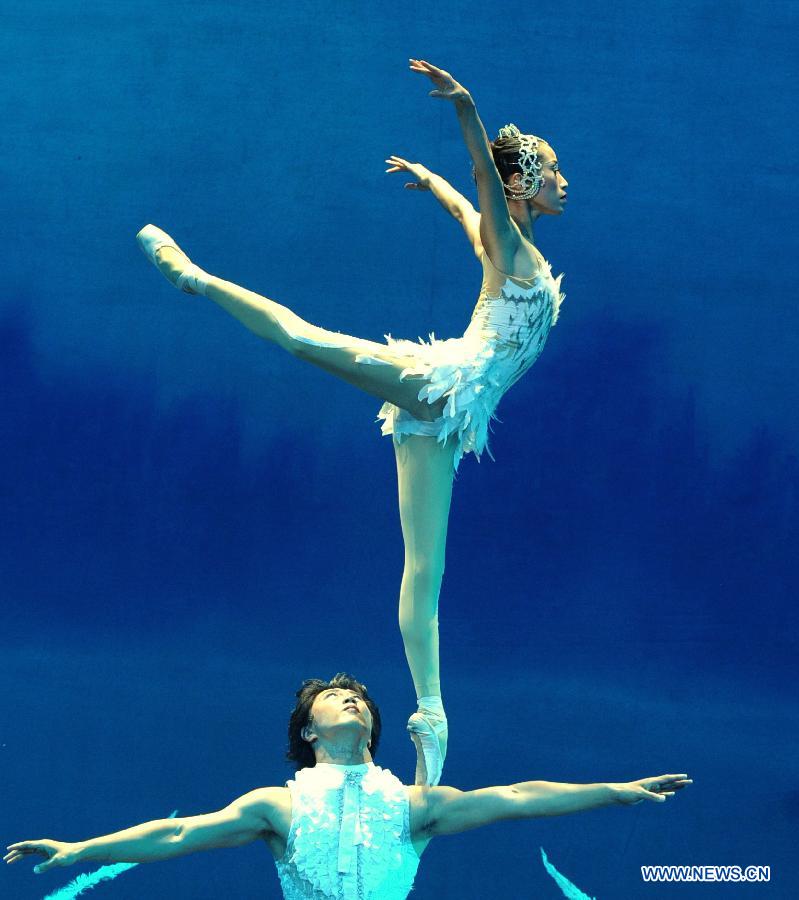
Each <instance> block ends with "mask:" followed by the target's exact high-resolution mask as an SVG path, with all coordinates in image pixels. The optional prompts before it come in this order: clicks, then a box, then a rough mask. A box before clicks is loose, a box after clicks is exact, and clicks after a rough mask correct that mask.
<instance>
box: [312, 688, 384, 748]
mask: <svg viewBox="0 0 799 900" xmlns="http://www.w3.org/2000/svg"><path fill="white" fill-rule="evenodd" d="M311 716H312V719H313V721H312V723H311V724H310V725H308V726H306V732H310V733H311V734H312V735H316V736H317V737H322V738H325V739H326V740H332V739H336V738H339V739H340V738H345V739H352V738H353V737H355V736H358V735H365V736H366V739H367V740H369V739H370V738H371V735H372V714H371V712H370V711H369V707H368V706H367V705H366V703H364V701H363V698H362V697H361V695H360V694H359V693H358V692H357V691H354V690H352V689H351V688H327V689H326V690H324V691H321V692H320V693H319V694H317V695H316V698H315V699H314V702H313V705H312V706H311Z"/></svg>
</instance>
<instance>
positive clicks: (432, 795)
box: [425, 775, 692, 837]
mask: <svg viewBox="0 0 799 900" xmlns="http://www.w3.org/2000/svg"><path fill="white" fill-rule="evenodd" d="M691 783H692V782H691V779H690V778H688V776H687V775H660V776H658V777H652V778H641V779H639V780H638V781H630V782H626V783H598V784H564V783H560V782H556V781H523V782H520V783H518V784H511V785H504V786H500V787H487V788H479V789H478V790H476V791H459V790H458V789H457V788H453V787H434V788H430V789H429V790H428V791H427V792H426V802H427V808H426V817H425V818H426V823H427V825H426V829H425V830H426V831H427V833H428V834H429V835H430V836H431V837H432V836H435V835H441V834H455V833H457V832H459V831H468V830H469V829H472V828H480V827H482V826H483V825H490V824H491V823H492V822H499V821H501V820H503V819H533V818H537V817H539V816H562V815H566V814H567V813H574V812H582V811H583V810H587V809H597V808H598V807H600V806H613V805H615V804H617V803H618V804H623V805H631V804H634V803H640V802H641V801H642V800H652V801H655V802H658V803H662V802H663V801H664V800H666V798H667V797H671V796H673V795H674V793H675V791H678V790H680V789H681V788H684V787H686V786H687V785H688V784H691ZM653 788H656V790H653Z"/></svg>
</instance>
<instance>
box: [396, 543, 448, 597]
mask: <svg viewBox="0 0 799 900" xmlns="http://www.w3.org/2000/svg"><path fill="white" fill-rule="evenodd" d="M443 578H444V554H443V553H441V554H438V553H437V554H432V555H428V554H425V555H424V556H421V557H414V558H413V559H410V560H406V562H405V572H404V579H405V580H406V581H407V580H408V579H410V581H411V584H412V585H413V593H414V595H415V596H424V595H429V594H435V595H436V596H438V592H439V590H440V588H441V581H442V579H443Z"/></svg>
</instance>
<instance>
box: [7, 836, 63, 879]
mask: <svg viewBox="0 0 799 900" xmlns="http://www.w3.org/2000/svg"><path fill="white" fill-rule="evenodd" d="M6 849H7V850H10V851H11V852H10V853H6V855H5V856H4V857H3V859H4V860H5V861H6V863H9V864H10V863H13V862H16V861H17V860H18V859H22V857H23V856H29V855H30V854H32V853H35V854H41V855H42V856H44V857H45V858H46V860H47V861H46V862H43V863H39V865H38V866H34V868H33V871H34V872H36V874H37V875H38V874H39V873H40V872H46V871H47V870H48V869H52V868H55V867H56V866H59V867H60V866H71V865H72V863H74V862H77V861H78V845H77V844H65V843H63V842H62V841H51V840H46V839H42V840H38V841H20V842H19V843H17V844H9V845H8V846H7V847H6Z"/></svg>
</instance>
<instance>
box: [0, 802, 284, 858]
mask: <svg viewBox="0 0 799 900" xmlns="http://www.w3.org/2000/svg"><path fill="white" fill-rule="evenodd" d="M280 790H281V789H280V788H259V789H258V790H255V791H250V792H249V793H248V794H244V795H243V796H242V797H239V798H238V799H237V800H234V801H233V802H232V803H231V804H229V805H228V806H226V807H225V808H224V809H220V810H219V811H218V812H214V813H208V814H207V815H202V816H183V817H181V818H174V819H154V820H153V821H152V822H143V823H142V824H141V825H134V826H133V827H132V828H126V829H125V830H124V831H116V832H114V833H113V834H105V835H102V836H100V837H96V838H89V839H88V840H85V841H76V842H74V843H65V842H63V841H54V840H50V839H40V840H35V841H20V842H19V843H16V844H10V845H9V849H10V850H11V851H12V852H11V853H9V854H7V856H6V857H5V859H6V862H8V863H13V862H16V861H17V859H20V858H21V857H23V856H27V855H29V854H40V855H42V856H45V857H47V861H46V862H43V863H40V864H39V865H38V866H37V867H36V871H37V872H44V871H47V869H50V868H53V867H62V866H69V865H72V864H73V863H79V862H84V861H89V860H103V861H105V862H131V863H146V862H157V861H158V860H162V859H171V858H172V857H174V856H183V855H185V854H187V853H196V852H197V851H199V850H211V849H213V848H215V847H239V846H241V845H242V844H247V843H250V842H251V841H255V840H257V839H258V838H259V837H262V836H263V835H264V834H265V833H267V832H269V831H272V826H271V822H270V819H269V815H270V812H271V811H272V810H273V809H274V808H275V803H274V797H275V796H276V792H278V791H280Z"/></svg>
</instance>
